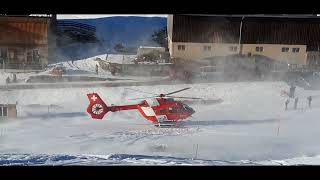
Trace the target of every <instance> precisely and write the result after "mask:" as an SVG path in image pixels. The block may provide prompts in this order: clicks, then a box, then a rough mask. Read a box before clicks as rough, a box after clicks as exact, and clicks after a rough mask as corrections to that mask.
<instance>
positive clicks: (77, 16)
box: [57, 14, 167, 19]
mask: <svg viewBox="0 0 320 180" xmlns="http://www.w3.org/2000/svg"><path fill="white" fill-rule="evenodd" d="M112 16H145V17H167V15H166V14H57V19H93V18H102V17H112Z"/></svg>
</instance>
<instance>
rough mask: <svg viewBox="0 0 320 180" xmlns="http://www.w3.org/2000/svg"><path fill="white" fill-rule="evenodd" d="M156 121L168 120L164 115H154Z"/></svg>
mask: <svg viewBox="0 0 320 180" xmlns="http://www.w3.org/2000/svg"><path fill="white" fill-rule="evenodd" d="M156 118H157V120H158V122H163V121H168V118H167V116H166V115H159V116H156Z"/></svg>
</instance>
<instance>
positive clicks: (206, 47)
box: [203, 46, 211, 51]
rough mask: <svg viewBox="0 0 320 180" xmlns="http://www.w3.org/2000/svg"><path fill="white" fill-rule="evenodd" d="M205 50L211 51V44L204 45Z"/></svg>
mask: <svg viewBox="0 0 320 180" xmlns="http://www.w3.org/2000/svg"><path fill="white" fill-rule="evenodd" d="M203 50H204V51H211V46H203Z"/></svg>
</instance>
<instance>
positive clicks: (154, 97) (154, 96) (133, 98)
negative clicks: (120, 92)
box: [129, 96, 159, 100]
mask: <svg viewBox="0 0 320 180" xmlns="http://www.w3.org/2000/svg"><path fill="white" fill-rule="evenodd" d="M156 97H159V96H149V97H143V98H133V99H129V100H138V99H147V98H156Z"/></svg>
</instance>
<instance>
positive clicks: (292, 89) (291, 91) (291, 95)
mask: <svg viewBox="0 0 320 180" xmlns="http://www.w3.org/2000/svg"><path fill="white" fill-rule="evenodd" d="M295 90H296V87H295V86H294V85H293V84H292V85H291V87H290V94H289V97H290V98H294V92H295Z"/></svg>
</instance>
